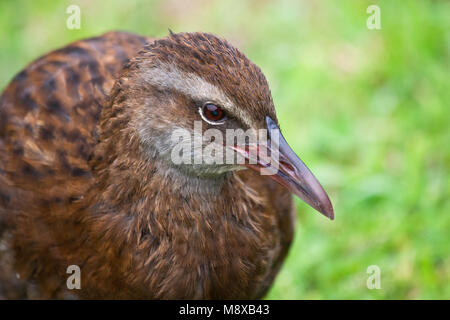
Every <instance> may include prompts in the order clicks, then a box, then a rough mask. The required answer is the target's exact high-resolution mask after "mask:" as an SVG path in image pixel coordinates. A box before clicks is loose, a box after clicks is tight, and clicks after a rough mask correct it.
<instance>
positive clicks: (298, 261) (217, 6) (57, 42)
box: [0, 0, 450, 299]
mask: <svg viewBox="0 0 450 320" xmlns="http://www.w3.org/2000/svg"><path fill="white" fill-rule="evenodd" d="M70 4H77V5H79V6H80V8H81V29H80V30H69V29H67V28H66V19H67V17H68V14H66V8H67V6H68V5H70ZM370 4H377V5H379V7H380V9H381V30H368V29H367V27H366V19H367V18H368V16H369V15H368V14H367V13H366V8H367V7H368V6H369V5H370ZM168 28H170V29H172V30H173V31H174V32H180V31H208V32H213V33H215V34H218V35H220V36H222V37H224V38H227V39H229V40H230V41H231V42H232V43H233V44H234V45H236V46H237V47H239V48H240V49H241V50H242V51H243V52H245V53H246V54H247V55H248V56H249V58H250V59H252V60H253V61H254V62H255V63H256V64H258V65H259V66H260V67H261V68H262V70H263V71H264V72H265V74H266V76H267V78H268V81H269V84H270V86H271V89H272V94H273V98H274V101H275V105H276V108H277V113H278V116H279V120H280V124H281V127H282V129H283V132H284V134H285V136H286V138H287V140H288V141H289V142H290V144H291V146H292V147H293V148H294V149H295V151H296V152H297V153H298V154H299V155H300V157H301V158H302V159H303V160H304V161H305V162H306V163H307V164H308V165H309V167H310V168H311V170H312V171H313V172H314V173H315V174H316V176H317V177H318V178H319V180H320V181H321V182H322V184H323V185H324V186H325V188H326V190H327V191H328V192H329V194H330V197H331V199H332V201H333V204H334V207H335V212H336V219H335V221H333V222H331V221H329V220H327V219H325V218H324V217H323V216H321V215H319V214H317V213H316V212H314V211H313V209H311V208H309V207H308V206H307V205H305V204H304V203H302V202H301V201H300V200H298V199H296V203H297V207H298V226H297V233H296V238H295V242H294V244H293V246H292V248H291V251H290V254H289V257H288V259H287V260H286V262H285V265H284V267H283V269H282V271H281V273H280V275H279V276H278V278H277V280H276V282H275V285H274V286H273V288H272V290H271V291H270V293H269V295H268V296H267V298H269V299H299V298H300V299H381V298H386V299H431V298H440V299H449V298H450V283H449V282H450V254H449V251H450V250H449V246H450V235H449V232H450V201H449V195H450V179H449V167H450V147H449V142H450V130H449V127H448V125H449V120H450V111H449V110H450V106H449V103H450V80H449V74H450V65H449V64H450V63H449V61H450V2H449V1H419V0H409V1H404V0H402V1H400V0H390V1H388V0H386V1H375V0H373V1H356V0H355V1H350V0H345V1H294V0H292V1H289V0H286V1H276V2H275V1H242V0H240V1H239V0H236V1H203V0H196V1H182V0H177V1H173V0H171V1H136V0H128V1H117V0H116V1H90V0H85V1H81V0H79V1H76V0H74V1H50V0H48V1H24V0H19V1H12V0H1V1H0V70H1V73H0V87H1V88H4V87H5V86H6V84H7V83H8V82H9V81H10V79H11V78H12V77H13V76H14V74H16V73H17V72H18V71H20V70H21V69H22V68H23V67H25V66H26V64H27V63H29V62H30V61H31V60H33V59H35V58H37V57H39V56H40V55H42V54H44V53H46V52H48V51H50V50H53V49H55V48H57V47H60V46H64V45H66V44H67V43H69V42H71V41H73V40H76V39H80V38H83V37H89V36H93V35H98V34H101V33H102V32H105V31H108V30H117V29H121V30H129V31H135V32H138V33H141V34H146V35H152V36H165V35H167V33H168V31H167V30H168ZM370 265H377V266H379V267H380V270H381V289H379V290H369V289H368V288H367V287H366V280H367V277H368V276H369V275H368V274H367V273H366V269H367V267H368V266H370Z"/></svg>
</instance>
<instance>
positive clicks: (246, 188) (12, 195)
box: [0, 32, 294, 299]
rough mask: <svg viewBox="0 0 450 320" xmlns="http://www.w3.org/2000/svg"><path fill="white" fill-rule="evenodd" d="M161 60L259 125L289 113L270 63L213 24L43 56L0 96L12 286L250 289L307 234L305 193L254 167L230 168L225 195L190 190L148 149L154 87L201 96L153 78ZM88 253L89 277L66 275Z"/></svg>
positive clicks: (140, 294)
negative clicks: (268, 73) (266, 70)
mask: <svg viewBox="0 0 450 320" xmlns="http://www.w3.org/2000/svg"><path fill="white" fill-rule="evenodd" d="M156 61H160V62H164V63H169V64H174V65H176V66H177V67H178V68H179V69H180V70H183V71H185V72H190V73H196V74H199V75H201V76H202V78H203V79H205V80H206V81H208V82H209V83H212V84H214V85H216V86H218V87H220V88H221V89H222V90H223V91H224V92H226V93H227V95H228V96H230V97H232V98H233V100H234V102H235V103H236V105H239V106H245V108H248V109H249V111H251V112H250V114H251V115H252V116H253V121H254V123H256V124H259V125H262V123H263V119H264V116H265V115H269V116H271V117H272V118H273V119H276V118H275V113H274V109H273V102H272V98H271V95H270V91H269V90H268V86H267V82H266V80H265V77H264V76H263V74H262V73H261V71H260V70H259V68H258V67H257V66H255V65H254V64H253V63H251V62H250V61H249V60H248V59H247V58H246V57H245V56H244V55H243V54H242V53H240V52H239V51H238V50H237V49H235V48H234V47H232V46H231V45H229V44H228V43H227V42H226V41H224V40H221V39H219V38H217V37H215V36H213V35H209V34H202V33H194V34H176V35H174V34H172V35H171V36H169V37H168V38H164V39H160V40H157V41H155V40H154V39H151V38H146V37H141V36H138V35H134V34H130V33H124V32H110V33H107V34H105V35H102V36H100V37H96V38H91V39H86V40H82V41H78V42H75V43H73V44H70V45H68V46H67V47H64V48H62V49H59V50H56V51H53V52H51V53H49V54H47V55H45V56H43V57H42V58H39V59H37V60H36V61H34V62H33V63H31V64H30V65H29V66H28V67H27V68H26V69H25V70H24V71H22V72H20V73H19V74H18V75H17V76H16V77H15V78H14V79H13V80H12V81H11V83H10V84H9V86H8V87H7V88H6V89H5V90H4V92H3V94H2V96H1V97H0V297H3V298H60V299H62V298H116V299H117V298H119V299H121V298H137V299H146V298H150V299H186V298H191V299H212V298H216V299H217V298H218V299H235V298H238V299H239V298H244V299H247V298H260V297H262V296H263V295H264V294H265V293H266V291H267V290H268V288H269V286H270V284H271V283H272V281H273V279H274V277H275V275H276V273H277V272H278V270H279V268H280V265H281V263H282V261H283V259H284V257H285V256H286V253H287V250H288V248H289V245H290V242H291V240H292V236H293V224H294V223H293V219H294V218H293V217H294V209H293V204H292V199H291V195H290V194H289V192H288V191H286V190H285V189H283V188H282V187H280V186H279V185H277V184H276V183H274V182H272V181H271V180H269V179H266V178H265V177H262V176H260V175H258V174H257V173H255V172H250V171H240V172H238V173H236V172H234V173H229V174H226V175H225V176H224V177H222V178H221V179H222V180H220V181H219V182H218V183H219V184H220V194H219V195H217V194H214V193H211V194H202V193H194V192H186V190H185V189H184V184H185V183H186V181H185V180H180V179H178V178H177V176H173V175H170V174H167V173H166V171H165V169H164V167H161V162H158V161H156V160H155V161H152V160H151V159H148V157H146V156H145V154H144V151H143V147H142V143H141V141H140V139H139V135H138V134H137V132H136V128H135V127H134V126H133V121H134V120H135V119H136V118H137V117H138V116H139V114H140V112H141V111H142V108H144V106H145V105H146V102H145V101H147V100H145V99H147V98H148V95H149V93H151V94H152V99H155V101H161V100H163V99H166V98H167V96H168V95H170V99H171V101H175V102H177V103H178V104H189V103H190V102H189V101H186V98H185V97H184V96H182V95H181V94H177V93H176V92H160V91H159V90H157V89H156V88H148V87H146V86H145V84H144V83H142V81H140V77H139V70H140V69H141V68H145V67H150V65H152V64H154V63H155V62H156ZM152 101H153V100H152ZM168 105H171V104H168ZM167 108H168V109H170V106H169V107H167ZM158 111H159V109H158V108H156V107H155V112H154V114H155V117H157V116H158V114H159V115H160V114H161V113H158ZM182 112H183V111H182ZM186 113H187V111H186ZM182 115H183V114H182ZM189 117H190V115H189V114H186V118H185V119H181V120H180V118H183V117H182V116H181V117H177V119H173V121H187V122H189V121H193V119H189ZM156 119H157V118H156ZM166 121H169V120H167V119H166ZM163 123H164V121H163ZM155 132H156V131H155ZM155 134H156V133H155ZM190 179H191V180H189V181H192V183H193V184H195V183H197V184H199V185H202V184H203V183H205V182H204V180H208V179H214V178H210V177H191V178H190ZM213 183H214V182H213ZM74 264H75V265H79V266H80V268H81V272H82V278H81V279H82V280H81V283H82V289H81V290H68V289H67V287H66V279H67V277H68V274H67V273H66V269H67V267H68V266H69V265H74Z"/></svg>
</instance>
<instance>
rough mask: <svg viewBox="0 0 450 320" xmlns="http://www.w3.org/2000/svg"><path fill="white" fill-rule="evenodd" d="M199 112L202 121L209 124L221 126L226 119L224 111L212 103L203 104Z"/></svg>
mask: <svg viewBox="0 0 450 320" xmlns="http://www.w3.org/2000/svg"><path fill="white" fill-rule="evenodd" d="M199 111H200V115H201V116H202V118H203V120H205V121H206V122H208V123H210V124H222V123H224V122H225V120H226V118H227V117H226V114H225V111H224V110H223V109H222V108H221V107H219V106H216V105H215V104H214V103H205V104H204V105H203V107H200V110H199Z"/></svg>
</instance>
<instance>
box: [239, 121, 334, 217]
mask: <svg viewBox="0 0 450 320" xmlns="http://www.w3.org/2000/svg"><path fill="white" fill-rule="evenodd" d="M266 124H267V130H268V137H267V142H261V141H260V142H258V143H257V144H253V145H252V144H249V145H247V147H248V152H246V150H245V149H244V150H243V149H242V148H239V147H238V146H234V150H235V151H237V152H238V153H239V154H241V155H242V156H243V157H244V158H245V159H246V160H247V161H246V162H245V164H244V165H245V166H246V167H248V168H250V169H253V170H255V171H258V172H260V173H261V174H263V175H268V176H269V177H270V178H272V179H273V180H275V181H276V182H278V183H279V184H281V185H282V186H284V187H286V188H287V189H288V190H289V191H291V192H292V193H294V194H296V195H297V196H299V197H300V198H301V199H303V201H305V202H306V203H308V204H309V205H310V206H311V207H313V208H314V209H316V210H317V211H319V212H320V213H322V214H323V215H325V216H326V217H328V218H330V219H331V220H333V219H334V212H333V206H332V204H331V202H330V199H329V198H328V195H327V193H326V192H325V190H324V189H323V188H322V186H321V185H320V183H319V181H317V179H316V177H314V175H313V174H312V172H311V171H310V170H309V169H308V167H307V166H306V165H305V164H304V163H303V161H302V160H300V158H299V157H298V156H297V155H296V154H295V152H294V151H293V150H292V149H291V147H290V146H289V145H288V143H287V142H286V140H285V139H284V137H283V135H282V134H281V132H280V128H279V127H278V126H277V124H276V123H275V121H273V120H272V119H271V118H270V117H266ZM252 151H253V152H254V153H253V154H257V157H255V158H254V159H253V161H250V160H251V156H250V155H251V154H252ZM252 162H253V163H252Z"/></svg>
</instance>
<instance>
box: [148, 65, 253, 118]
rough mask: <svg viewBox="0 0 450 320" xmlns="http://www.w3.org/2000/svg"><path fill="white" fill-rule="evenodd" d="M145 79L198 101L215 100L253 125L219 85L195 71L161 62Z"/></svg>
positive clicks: (149, 70)
mask: <svg viewBox="0 0 450 320" xmlns="http://www.w3.org/2000/svg"><path fill="white" fill-rule="evenodd" d="M144 80H145V81H146V83H148V84H150V85H154V86H157V87H159V88H165V89H173V90H176V91H178V92H180V93H182V94H184V95H186V96H188V97H190V98H192V99H194V100H197V101H213V102H216V103H218V104H220V105H221V106H222V107H223V108H224V109H225V110H227V111H229V112H230V113H231V114H232V115H235V116H237V117H239V118H240V120H242V121H243V122H244V123H245V124H246V125H248V126H249V127H251V121H250V117H248V115H247V114H246V112H244V111H243V110H242V109H241V108H238V107H236V106H235V105H234V103H233V102H232V100H231V99H230V98H229V97H228V96H227V95H226V94H225V93H224V92H223V91H222V90H221V89H220V88H218V87H216V86H215V85H213V84H211V83H209V82H208V81H206V80H205V79H203V78H201V77H199V76H198V75H196V74H193V73H187V72H183V71H180V70H179V69H178V68H176V67H175V66H173V65H168V64H159V65H157V66H155V67H152V68H148V69H147V70H146V71H145V72H144Z"/></svg>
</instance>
